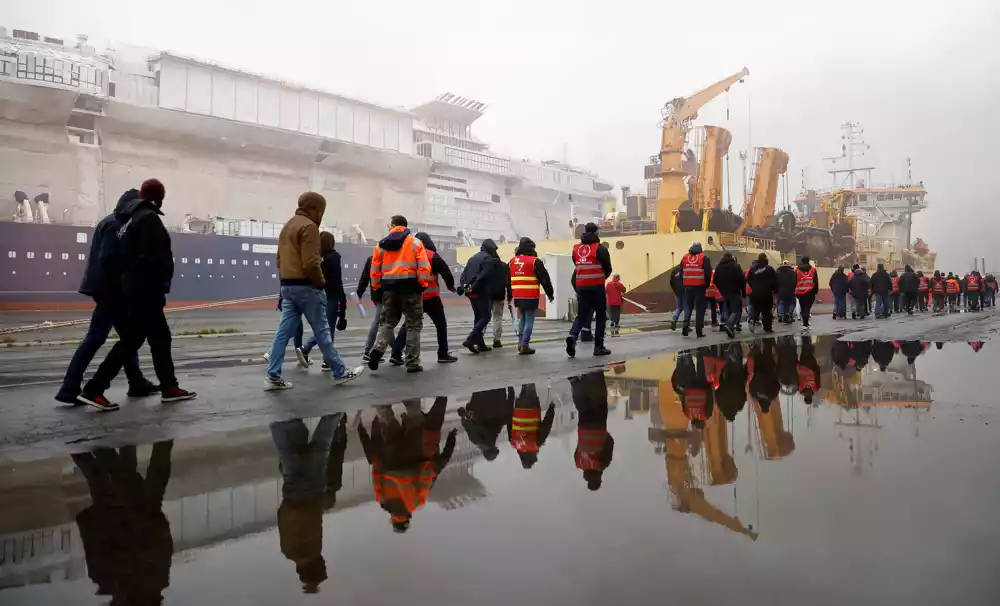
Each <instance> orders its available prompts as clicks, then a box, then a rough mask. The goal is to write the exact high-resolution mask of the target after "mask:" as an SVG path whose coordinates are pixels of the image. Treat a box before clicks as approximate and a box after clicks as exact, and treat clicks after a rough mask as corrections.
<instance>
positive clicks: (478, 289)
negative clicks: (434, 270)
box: [458, 238, 500, 354]
mask: <svg viewBox="0 0 1000 606" xmlns="http://www.w3.org/2000/svg"><path fill="white" fill-rule="evenodd" d="M497 258H498V257H497V244H496V242H494V241H493V240H491V239H489V238H486V239H485V240H483V243H482V245H481V246H480V247H479V252H477V253H476V254H474V255H472V257H470V258H469V260H468V262H466V264H465V269H463V270H462V276H461V277H460V278H459V279H458V282H459V286H458V294H460V295H465V296H467V297H469V302H470V303H471V304H472V316H473V326H472V332H470V333H469V336H468V337H467V338H466V339H465V341H463V342H462V347H465V348H466V349H468V350H469V351H471V352H472V353H474V354H477V353H479V352H481V351H489V350H490V347H489V346H488V345H487V344H486V340H485V338H484V337H483V331H485V330H486V326H487V325H488V324H489V323H490V318H491V317H492V314H493V303H492V301H493V293H492V292H491V291H490V287H491V286H492V285H494V284H496V283H497V281H496V280H495V279H494V277H493V274H494V272H496V271H498V270H499V269H500V266H499V265H498V264H497V263H496V259H497Z"/></svg>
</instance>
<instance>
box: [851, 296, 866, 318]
mask: <svg viewBox="0 0 1000 606" xmlns="http://www.w3.org/2000/svg"><path fill="white" fill-rule="evenodd" d="M852 296H853V295H852ZM854 313H855V314H857V315H858V317H859V318H863V317H865V316H867V315H868V314H869V313H870V312H869V309H868V296H867V295H865V296H864V297H854Z"/></svg>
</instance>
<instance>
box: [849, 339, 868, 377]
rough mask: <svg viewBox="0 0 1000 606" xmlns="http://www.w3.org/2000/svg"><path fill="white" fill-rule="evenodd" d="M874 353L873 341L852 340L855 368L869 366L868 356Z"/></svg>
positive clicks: (859, 368) (852, 357) (852, 355)
mask: <svg viewBox="0 0 1000 606" xmlns="http://www.w3.org/2000/svg"><path fill="white" fill-rule="evenodd" d="M871 355H872V342H871V341H852V342H851V359H852V360H853V361H854V368H855V370H862V369H863V368H864V367H865V366H868V358H870V357H871Z"/></svg>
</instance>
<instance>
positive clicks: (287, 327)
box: [267, 286, 347, 379]
mask: <svg viewBox="0 0 1000 606" xmlns="http://www.w3.org/2000/svg"><path fill="white" fill-rule="evenodd" d="M302 316H305V318H306V321H307V322H309V326H311V327H312V330H313V335H315V336H316V340H317V342H318V344H319V348H320V350H321V351H322V352H323V359H324V360H325V361H326V363H327V364H328V365H329V366H330V369H331V370H332V371H333V376H334V377H338V378H339V377H342V376H344V373H345V372H346V371H347V368H346V367H345V366H344V362H343V360H341V359H340V354H338V353H337V350H336V349H335V348H334V347H333V339H332V338H331V337H330V326H329V324H327V322H326V295H325V294H324V293H323V292H322V291H319V290H316V289H315V288H313V287H312V286H282V287H281V320H280V321H279V322H278V330H277V331H276V332H275V333H274V343H273V344H272V345H271V356H270V359H269V360H268V363H267V376H268V377H270V378H272V379H280V378H281V365H282V364H284V362H285V348H286V347H287V346H288V341H290V340H291V339H292V335H294V334H295V331H296V330H298V327H300V326H301V325H302Z"/></svg>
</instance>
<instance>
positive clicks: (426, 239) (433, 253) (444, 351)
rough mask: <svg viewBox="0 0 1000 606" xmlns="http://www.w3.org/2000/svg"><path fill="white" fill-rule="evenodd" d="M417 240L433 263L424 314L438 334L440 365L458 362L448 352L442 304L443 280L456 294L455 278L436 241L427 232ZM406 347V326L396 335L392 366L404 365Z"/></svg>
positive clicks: (391, 360) (420, 234)
mask: <svg viewBox="0 0 1000 606" xmlns="http://www.w3.org/2000/svg"><path fill="white" fill-rule="evenodd" d="M416 238H417V240H420V241H421V242H423V244H424V250H426V251H427V256H428V257H429V258H430V263H431V282H432V283H431V286H430V287H429V288H427V289H426V290H425V291H424V292H423V298H424V313H425V314H426V315H427V317H428V318H430V319H431V322H433V323H434V329H435V331H436V332H437V344H438V354H437V360H438V364H449V363H451V362H457V361H458V358H456V357H455V356H453V355H452V354H451V352H449V351H448V319H447V318H446V317H445V315H444V304H443V303H442V302H441V280H444V285H445V288H447V289H448V290H450V291H451V292H455V277H454V276H453V275H452V274H451V268H450V267H448V263H447V262H446V261H445V260H444V259H443V258H442V257H441V255H439V254H437V246H435V245H434V240H431V237H430V236H429V235H427V234H426V233H425V232H419V233H417V236H416ZM405 346H406V326H403V328H401V329H400V330H399V334H397V335H396V340H395V342H394V343H393V345H392V355H391V356H389V361H390V362H391V363H392V364H395V365H396V366H401V365H402V364H403V348H404V347H405Z"/></svg>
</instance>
